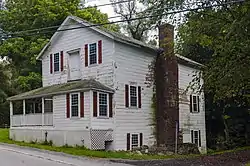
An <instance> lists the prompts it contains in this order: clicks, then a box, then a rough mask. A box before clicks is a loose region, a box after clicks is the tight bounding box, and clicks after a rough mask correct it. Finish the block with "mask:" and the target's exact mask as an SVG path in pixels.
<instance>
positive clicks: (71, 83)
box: [8, 16, 206, 152]
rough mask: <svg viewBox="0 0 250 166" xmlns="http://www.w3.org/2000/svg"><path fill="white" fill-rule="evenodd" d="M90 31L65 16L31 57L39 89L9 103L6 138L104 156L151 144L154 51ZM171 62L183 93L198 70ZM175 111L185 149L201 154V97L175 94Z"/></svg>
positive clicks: (203, 144)
mask: <svg viewBox="0 0 250 166" xmlns="http://www.w3.org/2000/svg"><path fill="white" fill-rule="evenodd" d="M89 25H90V24H89V23H87V22H86V21H84V20H82V19H80V18H78V17H74V16H69V17H67V18H66V20H65V21H64V22H63V23H62V25H61V27H60V28H59V29H58V32H56V33H55V34H54V35H53V37H52V38H51V40H50V41H49V43H48V44H47V45H46V46H45V47H44V48H43V50H42V51H41V53H40V54H39V56H38V58H37V59H38V60H41V61H42V77H43V87H42V88H39V89H36V90H33V91H30V92H26V93H23V94H20V95H17V96H13V97H10V98H9V99H8V100H9V101H10V122H11V127H10V138H11V139H14V140H18V141H26V142H30V141H39V142H42V141H45V140H48V141H50V140H51V141H53V143H54V144H55V145H57V146H63V145H66V144H67V145H84V146H86V147H88V148H90V149H109V150H130V149H132V148H133V147H137V146H141V145H152V144H154V143H155V138H154V135H153V126H151V125H150V124H151V119H152V109H151V104H152V101H151V99H152V95H153V89H152V87H147V85H146V84H145V79H146V75H147V74H148V72H149V69H148V66H149V64H151V62H152V60H153V59H154V57H155V56H156V55H157V48H155V47H152V46H148V45H147V44H145V43H142V42H140V41H137V40H134V39H131V38H128V37H125V36H122V35H120V34H116V33H113V32H109V31H107V30H104V29H101V28H98V27H95V26H92V27H89ZM69 29H70V30H69ZM177 57H178V60H179V61H178V62H179V63H178V69H179V79H178V84H179V87H180V91H181V90H185V89H186V88H187V86H188V85H189V83H190V82H191V81H192V79H193V77H192V76H193V74H194V73H193V72H195V71H198V69H196V67H194V66H200V64H198V63H197V62H194V61H192V60H190V59H187V58H184V57H181V56H179V55H177ZM190 95H191V99H193V100H192V101H190ZM190 104H191V105H192V107H190ZM190 108H191V110H190ZM179 109H180V110H179V114H180V121H179V124H180V129H181V130H182V131H183V142H194V143H197V145H198V146H199V147H200V150H201V151H203V152H205V151H206V130H205V108H204V94H203V93H200V94H193V93H192V92H187V93H185V94H183V95H180V102H179Z"/></svg>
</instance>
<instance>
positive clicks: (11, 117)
mask: <svg viewBox="0 0 250 166" xmlns="http://www.w3.org/2000/svg"><path fill="white" fill-rule="evenodd" d="M12 119H13V103H12V101H10V127H12Z"/></svg>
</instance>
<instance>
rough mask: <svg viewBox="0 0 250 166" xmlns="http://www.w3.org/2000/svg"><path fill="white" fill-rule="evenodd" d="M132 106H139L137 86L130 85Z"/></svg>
mask: <svg viewBox="0 0 250 166" xmlns="http://www.w3.org/2000/svg"><path fill="white" fill-rule="evenodd" d="M130 106H131V107H137V87H135V86H130Z"/></svg>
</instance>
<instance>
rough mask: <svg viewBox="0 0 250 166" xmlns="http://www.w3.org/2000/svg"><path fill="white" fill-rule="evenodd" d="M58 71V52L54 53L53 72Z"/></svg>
mask: <svg viewBox="0 0 250 166" xmlns="http://www.w3.org/2000/svg"><path fill="white" fill-rule="evenodd" d="M58 71H60V55H59V53H56V54H54V72H58Z"/></svg>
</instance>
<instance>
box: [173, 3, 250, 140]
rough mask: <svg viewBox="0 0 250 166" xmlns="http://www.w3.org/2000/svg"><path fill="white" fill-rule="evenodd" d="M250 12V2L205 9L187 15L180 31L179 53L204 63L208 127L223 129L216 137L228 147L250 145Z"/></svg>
mask: <svg viewBox="0 0 250 166" xmlns="http://www.w3.org/2000/svg"><path fill="white" fill-rule="evenodd" d="M249 13H250V3H249V2H244V3H242V4H237V5H222V6H221V7H216V8H210V9H204V10H201V11H199V12H191V13H189V14H187V17H186V22H185V23H184V24H183V25H182V26H181V27H180V29H179V36H180V40H179V47H178V48H179V51H180V54H182V55H184V56H187V57H189V58H192V59H194V60H196V61H199V62H201V63H203V64H205V66H204V68H203V78H204V80H205V84H204V88H205V92H206V94H207V99H208V100H207V114H208V116H207V119H208V122H209V123H208V126H210V125H211V128H213V125H214V124H215V123H214V122H215V121H216V123H217V126H223V128H222V129H221V130H220V131H219V132H218V133H216V134H217V136H218V135H220V134H221V132H222V133H224V137H225V142H226V143H227V145H233V144H232V141H233V142H234V143H236V144H238V145H242V141H243V142H245V144H246V142H249V125H247V124H248V123H249V120H250V114H249V103H250V101H249V96H248V94H249V90H250V54H249V51H250V47H249V43H250V33H249V30H250V29H249V27H250V21H249V20H250V14H249ZM239 110H240V111H239ZM218 124H220V125H218ZM242 126H244V127H242ZM208 129H209V128H208ZM213 129H214V128H213ZM210 132H213V131H211V130H210ZM243 137H244V138H243ZM239 138H240V141H239ZM236 139H238V140H237V141H236Z"/></svg>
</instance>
